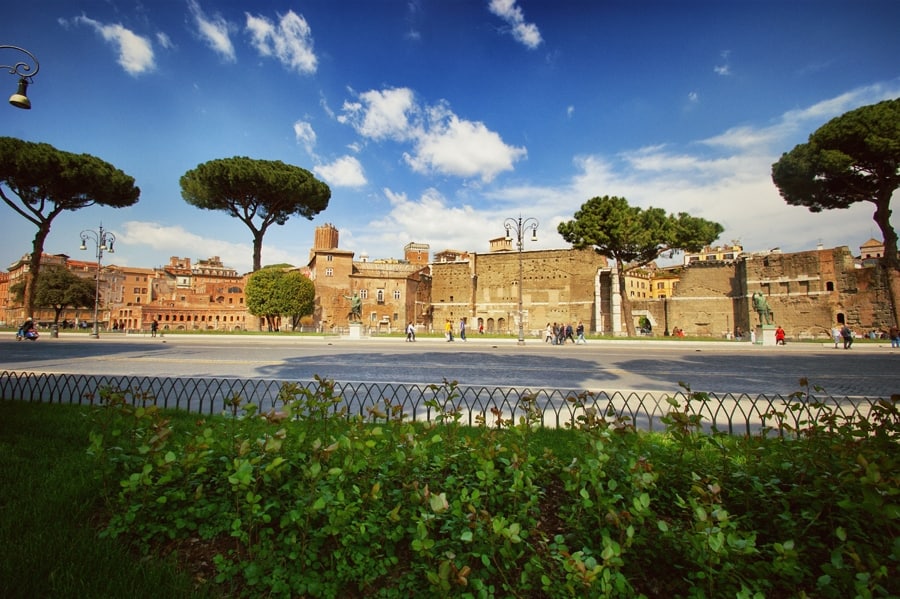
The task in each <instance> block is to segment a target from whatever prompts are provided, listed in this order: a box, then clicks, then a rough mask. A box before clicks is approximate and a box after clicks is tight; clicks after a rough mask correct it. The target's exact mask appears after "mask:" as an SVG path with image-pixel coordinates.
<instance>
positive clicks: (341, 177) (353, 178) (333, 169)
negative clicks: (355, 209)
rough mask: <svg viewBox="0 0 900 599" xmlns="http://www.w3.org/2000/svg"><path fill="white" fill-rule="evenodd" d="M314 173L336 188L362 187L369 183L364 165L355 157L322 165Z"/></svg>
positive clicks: (342, 158)
mask: <svg viewBox="0 0 900 599" xmlns="http://www.w3.org/2000/svg"><path fill="white" fill-rule="evenodd" d="M313 172H314V173H316V174H317V175H319V176H320V177H322V178H323V179H324V180H325V181H326V182H327V183H328V184H329V185H332V186H334V187H362V186H364V185H365V184H366V183H368V181H366V174H365V173H364V172H363V167H362V164H360V162H359V160H357V159H356V158H354V157H353V156H341V157H340V158H338V159H337V160H335V161H334V162H332V163H331V164H320V165H318V166H316V167H314V168H313Z"/></svg>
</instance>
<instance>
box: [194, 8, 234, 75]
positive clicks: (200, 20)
mask: <svg viewBox="0 0 900 599" xmlns="http://www.w3.org/2000/svg"><path fill="white" fill-rule="evenodd" d="M188 9H189V10H190V11H191V14H192V15H193V17H194V23H196V25H197V32H198V33H199V35H200V37H201V38H202V39H203V40H204V41H205V42H206V44H207V45H208V46H209V47H210V48H212V50H213V51H214V52H215V53H216V54H218V55H219V56H221V57H222V58H223V59H225V60H226V61H228V62H235V60H236V56H235V53H234V45H233V44H232V43H231V37H230V34H231V31H232V30H233V29H234V26H233V25H231V24H230V23H229V22H228V21H226V20H225V19H224V18H223V17H221V16H216V17H215V18H213V19H209V18H207V17H206V15H205V14H204V13H203V9H201V8H200V4H199V3H198V2H197V1H196V0H188Z"/></svg>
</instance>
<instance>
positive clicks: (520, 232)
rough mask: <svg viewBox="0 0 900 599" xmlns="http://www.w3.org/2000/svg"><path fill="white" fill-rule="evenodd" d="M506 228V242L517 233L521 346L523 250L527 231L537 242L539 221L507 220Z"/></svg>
mask: <svg viewBox="0 0 900 599" xmlns="http://www.w3.org/2000/svg"><path fill="white" fill-rule="evenodd" d="M503 226H504V227H506V241H512V232H513V231H515V232H516V247H517V248H518V250H519V345H525V323H524V322H523V321H522V250H523V249H525V231H527V230H528V229H531V241H537V228H538V221H537V219H536V218H526V219H523V218H522V217H521V215H520V216H519V217H518V218H507V219H506V220H505V221H503Z"/></svg>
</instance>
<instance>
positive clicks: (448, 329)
mask: <svg viewBox="0 0 900 599" xmlns="http://www.w3.org/2000/svg"><path fill="white" fill-rule="evenodd" d="M444 337H446V338H447V341H453V324H452V323H451V322H450V319H449V318H448V319H447V322H445V323H444Z"/></svg>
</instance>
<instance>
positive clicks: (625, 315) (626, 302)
mask: <svg viewBox="0 0 900 599" xmlns="http://www.w3.org/2000/svg"><path fill="white" fill-rule="evenodd" d="M619 298H620V299H621V302H622V320H624V321H625V333H626V334H627V335H628V336H629V337H634V335H635V330H634V318H632V316H631V299H629V297H628V292H627V291H626V290H625V271H619Z"/></svg>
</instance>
